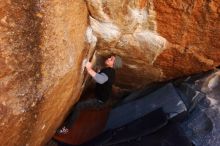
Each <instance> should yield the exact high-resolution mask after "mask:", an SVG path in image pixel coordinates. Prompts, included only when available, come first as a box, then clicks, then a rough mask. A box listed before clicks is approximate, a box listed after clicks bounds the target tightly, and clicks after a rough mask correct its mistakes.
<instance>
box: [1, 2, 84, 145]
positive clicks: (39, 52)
mask: <svg viewBox="0 0 220 146" xmlns="http://www.w3.org/2000/svg"><path fill="white" fill-rule="evenodd" d="M81 10H84V11H81ZM87 26H88V11H87V7H86V3H85V2H84V1H75V0H66V1H60V0H50V1H29V0H4V1H1V2H0V32H1V33H0V133H1V136H0V143H1V144H0V145H2V146H40V145H44V144H45V143H46V142H47V141H48V140H49V138H51V137H52V135H53V133H54V132H55V130H56V128H57V127H58V125H59V124H60V123H61V122H62V120H63V117H64V116H65V113H67V110H68V109H69V107H71V105H73V103H75V102H76V100H78V98H79V95H80V92H81V88H82V81H83V75H84V74H83V68H82V62H83V59H84V58H85V55H86V54H87V53H86V52H88V51H87V50H86V49H85V48H86V47H85V32H86V29H87Z"/></svg>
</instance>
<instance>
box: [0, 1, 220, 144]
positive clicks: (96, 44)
mask: <svg viewBox="0 0 220 146" xmlns="http://www.w3.org/2000/svg"><path fill="white" fill-rule="evenodd" d="M88 12H89V14H90V16H89V17H88ZM89 24H90V26H88V25H89ZM0 32H1V33H0V133H1V136H0V143H1V145H3V146H40V145H44V144H45V143H46V142H47V141H48V140H49V139H50V138H51V137H52V135H53V133H54V132H55V129H56V128H57V127H58V125H59V124H60V123H61V122H62V120H63V118H64V117H65V114H66V113H67V112H68V109H69V108H70V107H71V106H72V105H73V104H74V103H75V102H76V101H77V100H78V99H79V97H80V94H81V91H82V89H83V87H84V83H85V82H84V81H85V80H86V79H87V77H88V76H85V75H86V74H85V72H84V68H83V65H84V63H85V58H90V56H92V55H93V53H94V49H96V50H97V54H98V55H104V54H106V53H108V52H109V51H111V52H114V53H117V54H118V55H119V56H121V57H122V59H123V62H124V65H123V68H121V69H120V70H119V71H118V75H117V85H118V86H120V87H126V88H138V87H142V86H144V85H147V84H150V83H152V82H158V81H163V80H168V79H172V78H176V77H179V76H184V75H189V74H193V73H196V72H201V71H205V70H209V69H211V68H214V67H215V66H218V65H219V64H220V58H219V57H218V56H219V55H220V50H219V47H220V42H219V37H220V3H219V1H218V0H212V1H210V0H197V1H192V0H184V1H181V0H179V1H174V0H169V1H165V0H85V1H83V0H65V1H60V0H48V1H47V0H40V1H35V0H2V1H1V2H0Z"/></svg>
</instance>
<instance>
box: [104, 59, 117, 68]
mask: <svg viewBox="0 0 220 146" xmlns="http://www.w3.org/2000/svg"><path fill="white" fill-rule="evenodd" d="M114 63H115V56H110V57H108V58H107V59H106V60H105V65H106V66H107V67H113V66H114Z"/></svg>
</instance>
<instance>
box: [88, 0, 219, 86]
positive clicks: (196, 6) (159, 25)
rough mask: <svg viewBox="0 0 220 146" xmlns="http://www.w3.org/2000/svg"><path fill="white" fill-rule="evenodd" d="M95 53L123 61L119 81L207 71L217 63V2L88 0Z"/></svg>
mask: <svg viewBox="0 0 220 146" xmlns="http://www.w3.org/2000/svg"><path fill="white" fill-rule="evenodd" d="M87 4H88V8H89V11H90V14H91V16H90V24H91V28H92V29H93V32H94V34H95V36H97V37H98V41H97V44H96V45H97V49H98V53H99V54H104V53H107V52H109V51H113V52H115V53H117V54H119V55H120V56H121V57H122V58H123V60H124V67H123V68H122V69H121V70H120V71H119V74H118V76H119V78H118V84H119V85H120V86H124V87H130V88H131V87H135V88H136V87H141V86H143V85H146V84H149V83H151V82H155V81H156V82H157V81H162V80H168V79H172V78H176V77H179V76H184V75H189V74H193V73H196V72H201V71H206V70H209V69H211V68H214V67H215V66H218V65H219V64H220V59H219V58H218V56H219V53H220V50H219V47H220V43H219V41H218V40H219V38H220V3H219V2H218V0H213V1H208V0H199V1H191V0H185V1H181V0H180V1H164V0H105V1H102V0H87Z"/></svg>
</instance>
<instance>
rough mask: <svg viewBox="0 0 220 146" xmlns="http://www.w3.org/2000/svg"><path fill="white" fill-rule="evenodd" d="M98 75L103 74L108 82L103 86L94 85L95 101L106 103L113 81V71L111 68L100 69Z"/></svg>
mask: <svg viewBox="0 0 220 146" xmlns="http://www.w3.org/2000/svg"><path fill="white" fill-rule="evenodd" d="M99 73H105V74H106V75H107V76H108V80H107V81H106V82H105V83H104V84H99V83H96V86H95V94H96V97H97V99H99V100H101V101H103V102H106V101H107V100H108V98H109V97H110V95H111V93H112V85H113V83H114V81H115V70H114V69H113V68H111V67H107V68H104V69H102V70H101V71H100V72H99Z"/></svg>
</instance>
